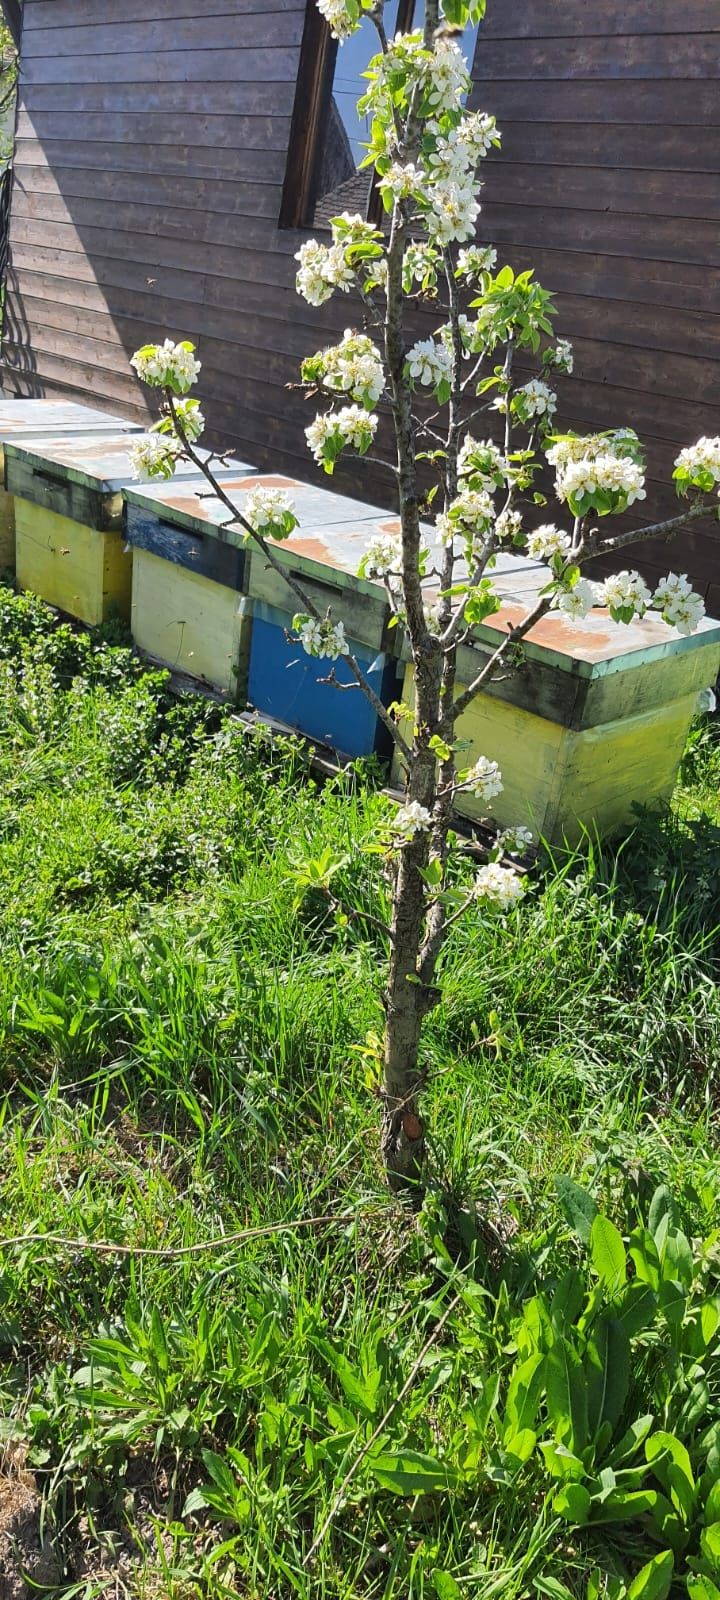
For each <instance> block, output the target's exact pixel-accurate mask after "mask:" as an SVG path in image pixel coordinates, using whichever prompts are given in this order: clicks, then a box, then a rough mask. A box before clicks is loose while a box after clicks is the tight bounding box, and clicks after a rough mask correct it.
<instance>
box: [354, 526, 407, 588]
mask: <svg viewBox="0 0 720 1600" xmlns="http://www.w3.org/2000/svg"><path fill="white" fill-rule="evenodd" d="M401 571H402V542H401V539H400V535H399V534H396V533H379V534H378V535H377V538H375V539H371V540H370V543H369V545H368V547H367V550H366V551H365V554H364V556H363V558H362V561H361V562H360V567H359V573H358V575H359V577H361V578H390V577H392V578H396V577H399V576H400V573H401Z"/></svg>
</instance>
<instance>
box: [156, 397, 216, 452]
mask: <svg viewBox="0 0 720 1600" xmlns="http://www.w3.org/2000/svg"><path fill="white" fill-rule="evenodd" d="M175 416H176V418H177V420H178V423H179V424H180V427H181V429H182V431H183V433H184V435H185V438H186V439H189V440H190V443H191V444H195V442H196V440H198V439H199V438H200V437H201V435H202V434H203V433H204V432H205V418H204V416H203V414H202V411H201V410H200V401H199V400H176V401H175ZM174 431H175V423H174V420H173V418H172V417H164V418H163V420H162V422H157V423H156V424H155V427H154V429H153V432H156V433H173V432H174Z"/></svg>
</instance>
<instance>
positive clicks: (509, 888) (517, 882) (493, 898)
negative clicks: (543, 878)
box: [473, 861, 525, 911]
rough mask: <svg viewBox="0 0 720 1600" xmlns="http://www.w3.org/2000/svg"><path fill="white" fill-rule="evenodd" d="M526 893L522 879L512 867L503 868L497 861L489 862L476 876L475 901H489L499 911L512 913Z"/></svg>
mask: <svg viewBox="0 0 720 1600" xmlns="http://www.w3.org/2000/svg"><path fill="white" fill-rule="evenodd" d="M524 893H525V884H524V882H523V880H522V878H520V877H518V874H517V873H516V872H513V869H512V867H501V866H499V865H498V863H497V861H489V862H488V864H487V866H486V867H481V868H480V870H479V872H477V873H476V875H475V883H474V886H473V894H474V896H475V899H476V900H485V901H487V903H488V905H490V906H493V907H494V908H495V909H496V910H498V911H511V910H512V908H513V906H516V905H518V903H519V901H520V900H522V897H523V895H524Z"/></svg>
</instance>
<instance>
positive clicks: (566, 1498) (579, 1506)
mask: <svg viewBox="0 0 720 1600" xmlns="http://www.w3.org/2000/svg"><path fill="white" fill-rule="evenodd" d="M552 1504H553V1511H556V1512H557V1514H558V1516H559V1517H564V1518H565V1521H566V1522H571V1523H572V1524H573V1527H575V1528H584V1526H585V1523H586V1522H587V1520H588V1517H589V1515H590V1507H591V1505H592V1501H591V1498H590V1494H589V1491H588V1490H587V1489H586V1488H585V1485H584V1483H566V1484H565V1485H564V1486H563V1488H562V1489H560V1490H559V1492H558V1493H557V1494H556V1495H555V1498H554V1500H553V1503H552Z"/></svg>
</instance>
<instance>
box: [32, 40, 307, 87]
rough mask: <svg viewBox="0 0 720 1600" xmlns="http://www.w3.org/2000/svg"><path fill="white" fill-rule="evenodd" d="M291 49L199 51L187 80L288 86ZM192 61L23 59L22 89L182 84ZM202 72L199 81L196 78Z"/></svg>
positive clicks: (166, 56) (176, 57)
mask: <svg viewBox="0 0 720 1600" xmlns="http://www.w3.org/2000/svg"><path fill="white" fill-rule="evenodd" d="M297 56H298V53H297V50H296V49H260V50H237V49H235V50H232V49H230V50H203V51H202V52H201V53H200V55H199V56H198V58H197V60H196V61H195V63H194V65H195V66H196V71H195V72H193V73H192V76H193V77H194V78H195V79H196V81H199V82H203V83H205V84H206V85H210V84H215V83H233V84H234V83H237V82H238V80H239V79H240V77H243V78H244V79H246V80H249V81H250V82H255V83H257V84H258V85H262V84H265V83H273V82H274V83H285V84H287V83H288V82H289V83H292V81H293V79H294V76H295V72H296V69H297ZM191 64H192V57H190V56H189V55H188V52H187V51H184V50H179V51H177V53H173V52H172V51H164V52H162V53H156V54H154V55H150V56H147V55H143V54H142V53H141V52H138V53H137V54H132V53H127V54H125V55H113V56H107V55H105V56H103V55H97V56H96V55H91V56H67V57H63V58H62V61H58V60H57V59H56V58H55V57H54V56H37V57H35V58H31V59H30V60H27V59H25V58H23V63H22V84H23V88H24V90H27V87H28V86H30V85H34V84H40V83H44V84H47V83H52V84H55V83H65V84H71V83H106V82H108V81H112V82H114V83H132V84H135V85H137V84H140V83H185V82H186V80H187V78H188V76H189V75H190V66H191ZM201 73H202V77H201Z"/></svg>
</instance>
